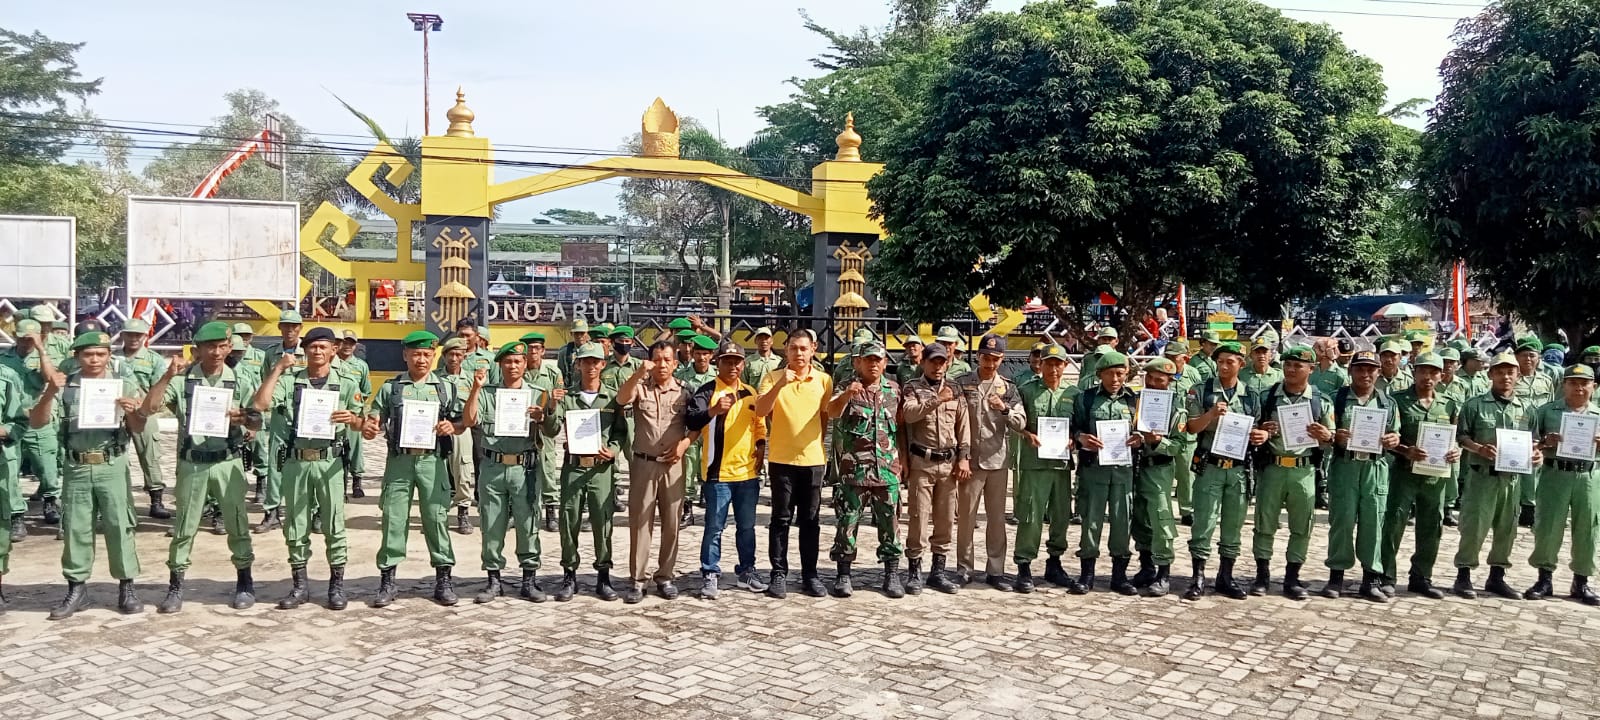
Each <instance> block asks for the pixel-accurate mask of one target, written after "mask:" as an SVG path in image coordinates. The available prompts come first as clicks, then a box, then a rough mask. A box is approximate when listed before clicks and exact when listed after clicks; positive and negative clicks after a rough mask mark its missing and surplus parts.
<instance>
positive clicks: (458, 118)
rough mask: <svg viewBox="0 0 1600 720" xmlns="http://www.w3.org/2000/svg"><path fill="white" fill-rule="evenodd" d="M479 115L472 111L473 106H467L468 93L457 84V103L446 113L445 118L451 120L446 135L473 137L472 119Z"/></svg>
mask: <svg viewBox="0 0 1600 720" xmlns="http://www.w3.org/2000/svg"><path fill="white" fill-rule="evenodd" d="M477 117H478V114H477V113H474V112H472V108H469V107H467V94H466V93H464V92H461V88H460V87H459V86H457V87H456V105H455V107H452V108H450V110H449V111H447V112H446V113H445V114H444V118H445V119H446V120H449V121H450V127H449V128H446V129H445V131H444V134H445V136H447V137H473V134H472V121H473V120H475V119H477Z"/></svg>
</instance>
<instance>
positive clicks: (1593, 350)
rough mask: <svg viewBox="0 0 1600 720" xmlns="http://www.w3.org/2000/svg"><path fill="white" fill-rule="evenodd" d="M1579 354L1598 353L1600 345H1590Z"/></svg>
mask: <svg viewBox="0 0 1600 720" xmlns="http://www.w3.org/2000/svg"><path fill="white" fill-rule="evenodd" d="M1580 354H1581V355H1600V345H1590V346H1589V347H1586V348H1584V349H1583V352H1582V353H1580Z"/></svg>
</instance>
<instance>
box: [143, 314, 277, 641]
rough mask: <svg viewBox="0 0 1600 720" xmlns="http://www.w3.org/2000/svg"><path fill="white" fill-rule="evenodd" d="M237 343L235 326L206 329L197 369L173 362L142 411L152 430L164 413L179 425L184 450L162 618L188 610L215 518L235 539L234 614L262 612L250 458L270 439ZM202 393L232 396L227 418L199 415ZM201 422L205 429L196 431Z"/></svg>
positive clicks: (199, 336)
mask: <svg viewBox="0 0 1600 720" xmlns="http://www.w3.org/2000/svg"><path fill="white" fill-rule="evenodd" d="M233 339H234V338H232V337H230V336H229V332H228V325H227V323H223V322H208V323H206V324H204V325H201V326H200V328H199V329H197V330H196V331H195V334H194V344H195V351H194V362H193V364H191V363H190V361H189V360H186V359H184V358H183V356H182V355H178V356H175V357H173V359H172V360H170V361H168V363H167V366H166V369H165V370H164V371H163V372H162V374H161V376H160V377H159V378H157V379H156V381H155V382H154V383H153V384H151V386H150V388H149V390H148V392H147V393H146V394H145V397H144V403H143V405H142V406H141V407H140V409H139V410H138V413H139V414H140V415H142V416H144V417H145V418H147V420H146V422H154V421H153V420H149V419H148V418H150V417H151V416H152V415H154V414H155V413H156V412H159V411H160V410H162V409H163V408H165V409H167V410H170V411H171V412H172V414H173V415H174V416H175V417H176V418H177V420H178V447H177V450H176V452H175V453H174V454H175V455H176V456H177V460H178V469H177V484H176V486H175V488H174V490H173V500H174V501H175V502H176V503H177V508H178V511H177V517H176V518H174V519H173V521H172V542H171V544H170V545H169V546H168V549H167V571H168V580H167V595H166V597H165V598H164V599H162V601H161V605H160V606H159V607H157V611H158V612H161V613H175V612H178V611H179V610H182V609H183V588H184V573H186V572H187V571H188V570H189V566H190V564H191V561H190V553H191V551H192V550H193V548H194V539H195V535H196V534H197V533H198V532H199V529H200V521H201V517H202V516H203V515H205V514H206V513H207V512H210V513H213V514H212V523H213V526H215V525H217V524H220V525H221V526H222V528H223V529H224V532H225V533H226V534H227V536H228V551H229V554H230V555H231V559H232V561H233V567H234V572H235V575H236V577H235V580H234V590H233V597H232V598H231V599H230V601H229V606H230V607H232V608H234V609H235V610H243V609H245V608H248V607H250V606H252V605H254V604H255V580H254V577H253V576H252V574H251V566H252V565H253V564H254V563H255V550H254V548H253V547H252V543H251V539H250V510H249V508H248V507H247V506H246V505H245V492H246V487H247V486H248V484H249V481H248V480H247V479H246V476H245V470H244V461H243V457H242V456H243V454H244V449H245V448H246V447H247V446H248V445H249V443H250V437H251V436H252V435H253V434H256V433H261V432H263V430H262V417H261V413H260V412H257V411H256V410H255V408H254V406H253V405H252V404H251V397H252V396H253V395H254V394H255V392H256V387H257V385H258V384H259V383H260V380H259V378H256V377H254V376H251V375H247V374H245V373H243V372H240V371H238V370H237V369H236V368H232V367H229V366H228V363H227V358H228V356H229V355H230V354H232V353H233ZM197 388H222V389H225V390H227V391H228V405H227V415H226V417H222V418H217V417H201V418H196V417H194V416H193V415H191V412H190V406H192V405H193V404H194V401H195V400H194V397H195V393H196V389H197ZM196 420H200V421H202V422H204V423H206V424H205V426H203V427H192V426H191V423H193V422H195V421H196ZM218 421H222V422H218ZM208 498H209V499H211V500H213V501H214V502H215V503H216V506H215V507H214V508H210V507H207V504H206V503H207V500H208Z"/></svg>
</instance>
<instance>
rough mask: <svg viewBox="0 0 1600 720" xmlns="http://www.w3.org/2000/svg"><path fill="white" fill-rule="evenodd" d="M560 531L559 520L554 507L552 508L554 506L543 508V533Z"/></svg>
mask: <svg viewBox="0 0 1600 720" xmlns="http://www.w3.org/2000/svg"><path fill="white" fill-rule="evenodd" d="M560 530H561V518H559V517H557V516H556V506H554V505H546V506H544V531H545V532H560Z"/></svg>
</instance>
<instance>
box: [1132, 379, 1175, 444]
mask: <svg viewBox="0 0 1600 720" xmlns="http://www.w3.org/2000/svg"><path fill="white" fill-rule="evenodd" d="M1138 418H1139V423H1138V424H1139V428H1138V429H1139V432H1144V433H1154V434H1156V435H1166V434H1168V433H1169V432H1170V431H1171V430H1170V428H1171V425H1172V391H1171V390H1155V389H1151V388H1145V389H1144V390H1140V391H1139V411H1138Z"/></svg>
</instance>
